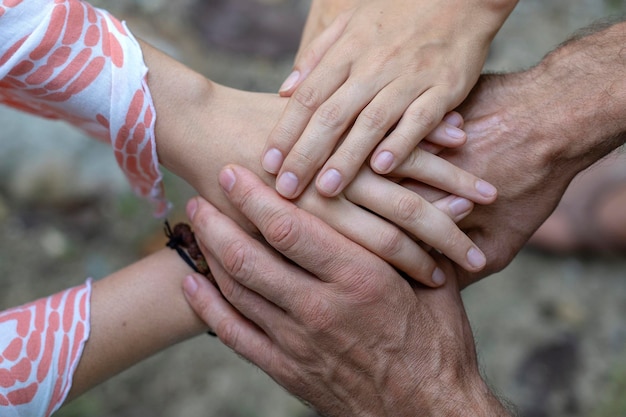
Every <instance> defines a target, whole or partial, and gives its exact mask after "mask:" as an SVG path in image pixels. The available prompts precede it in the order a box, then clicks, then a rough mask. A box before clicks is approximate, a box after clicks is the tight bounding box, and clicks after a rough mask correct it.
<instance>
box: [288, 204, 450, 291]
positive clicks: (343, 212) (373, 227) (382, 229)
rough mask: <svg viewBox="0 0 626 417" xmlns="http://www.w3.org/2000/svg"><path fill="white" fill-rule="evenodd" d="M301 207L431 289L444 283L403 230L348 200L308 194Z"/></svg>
mask: <svg viewBox="0 0 626 417" xmlns="http://www.w3.org/2000/svg"><path fill="white" fill-rule="evenodd" d="M300 204H301V205H302V206H303V207H306V210H307V211H309V212H310V213H312V214H315V215H316V216H318V217H320V218H323V219H324V221H325V222H326V223H327V224H328V225H329V226H331V227H332V228H333V229H335V230H337V231H338V232H339V233H341V234H342V235H344V236H346V237H347V238H349V239H350V240H352V241H353V242H356V243H358V244H359V245H361V246H362V247H364V248H366V249H368V250H369V251H371V252H373V253H375V254H376V255H378V256H379V257H381V258H383V259H384V260H385V261H387V262H388V263H389V264H391V265H393V266H394V267H395V268H396V269H399V270H401V271H403V272H405V273H406V274H407V275H408V276H410V277H411V278H413V279H415V280H416V281H418V282H421V283H423V284H424V285H428V286H438V285H441V283H442V282H443V279H444V278H443V277H442V274H441V271H439V270H438V269H437V265H436V264H435V262H434V261H433V259H432V257H431V256H430V255H429V254H428V251H427V250H424V249H423V248H422V247H421V246H420V244H419V243H418V242H416V241H415V240H414V239H412V238H411V237H410V236H409V235H408V234H407V233H406V232H405V231H404V230H402V229H401V228H400V227H398V226H396V225H394V224H392V223H390V222H388V221H386V220H385V219H382V218H381V217H380V216H377V215H375V214H373V213H371V212H370V211H368V210H364V209H363V208H362V207H360V206H358V205H356V204H353V203H352V202H350V201H347V200H345V199H320V198H319V197H318V198H315V195H314V194H313V195H311V194H309V193H305V194H304V195H303V196H302V197H301V198H300Z"/></svg>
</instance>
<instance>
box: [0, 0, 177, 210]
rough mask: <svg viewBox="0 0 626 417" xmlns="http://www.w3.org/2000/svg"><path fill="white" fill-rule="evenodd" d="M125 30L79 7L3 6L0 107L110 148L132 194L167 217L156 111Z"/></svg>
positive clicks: (7, 0)
mask: <svg viewBox="0 0 626 417" xmlns="http://www.w3.org/2000/svg"><path fill="white" fill-rule="evenodd" d="M147 71H148V69H147V67H146V66H145V64H144V61H143V54H142V51H141V47H140V46H139V44H138V42H137V40H136V39H135V38H134V37H133V35H132V33H131V32H130V31H129V30H128V28H127V27H126V25H125V24H124V23H122V22H120V21H118V20H117V19H115V17H113V16H111V15H110V14H109V13H108V12H106V11H104V10H101V9H97V8H94V7H92V6H91V5H89V4H88V3H85V2H83V1H80V0H0V103H4V104H6V105H9V106H11V107H14V108H16V109H20V110H23V111H26V112H29V113H33V114H35V115H38V116H42V117H47V118H53V119H62V120H65V121H67V122H70V123H72V124H73V125H75V126H77V127H79V128H81V129H83V130H84V131H85V132H87V133H88V134H89V135H91V136H93V137H95V138H97V139H100V140H102V141H105V142H110V143H111V145H112V147H113V151H114V153H115V158H116V160H117V162H118V164H119V165H120V167H121V168H122V170H123V171H124V173H125V175H126V177H127V178H128V180H129V182H130V184H131V186H132V188H133V190H134V191H135V192H136V193H137V194H139V195H141V196H143V197H146V198H148V199H150V200H151V201H152V202H153V203H154V204H155V214H156V215H157V216H164V215H165V214H166V212H167V210H168V207H169V205H168V203H167V201H166V200H165V197H164V193H163V183H162V175H161V172H160V171H159V164H158V159H157V154H156V145H155V138H154V124H155V118H156V114H155V109H154V105H153V102H152V97H151V96H150V91H149V89H148V86H147V82H146V74H147Z"/></svg>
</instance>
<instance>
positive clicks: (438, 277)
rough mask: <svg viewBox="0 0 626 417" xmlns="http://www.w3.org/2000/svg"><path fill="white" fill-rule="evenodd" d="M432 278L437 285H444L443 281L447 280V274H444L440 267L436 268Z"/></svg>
mask: <svg viewBox="0 0 626 417" xmlns="http://www.w3.org/2000/svg"><path fill="white" fill-rule="evenodd" d="M432 280H433V284H435V285H443V283H444V282H446V274H444V273H443V271H442V270H441V269H440V268H435V272H433V276H432Z"/></svg>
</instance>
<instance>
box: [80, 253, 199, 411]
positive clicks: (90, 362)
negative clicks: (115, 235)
mask: <svg viewBox="0 0 626 417" xmlns="http://www.w3.org/2000/svg"><path fill="white" fill-rule="evenodd" d="M191 272H192V271H191V269H190V268H189V266H187V264H186V263H185V262H184V261H183V260H182V259H181V258H180V257H179V256H178V254H177V253H176V252H175V251H173V250H171V249H163V250H161V251H159V252H156V253H155V254H153V255H151V256H148V257H146V258H144V259H143V260H141V261H139V262H136V263H134V264H132V265H130V266H128V267H126V268H124V269H122V270H120V271H118V272H116V273H114V274H112V275H110V276H108V277H106V278H104V279H102V280H99V281H96V282H95V283H94V284H93V290H92V298H91V333H90V336H89V339H88V341H87V343H86V345H85V350H84V353H83V356H82V358H81V360H80V362H79V365H78V368H77V369H76V373H75V374H74V382H73V386H72V390H71V391H70V394H69V396H68V401H69V400H71V399H73V398H75V397H77V396H79V395H81V394H82V393H84V392H86V391H87V390H89V389H90V388H92V387H94V386H95V385H98V384H99V383H101V382H103V381H105V380H107V379H109V378H111V377H112V376H114V375H116V374H118V373H119V372H121V371H123V370H124V369H126V368H129V367H130V366H132V365H134V364H136V363H138V362H140V361H142V360H143V359H146V358H148V357H149V356H151V355H153V354H155V353H157V352H159V351H161V350H163V349H165V348H167V347H169V346H172V345H174V344H176V343H178V342H181V341H183V340H185V339H188V338H190V337H192V336H194V335H197V334H200V333H202V332H203V331H205V330H206V325H205V324H204V323H203V322H201V321H200V319H199V318H198V317H197V316H196V314H195V313H194V312H193V310H191V308H190V307H189V305H188V303H187V301H186V300H185V298H184V296H183V293H182V289H181V288H182V281H183V279H184V278H185V276H187V275H189V274H190V273H191Z"/></svg>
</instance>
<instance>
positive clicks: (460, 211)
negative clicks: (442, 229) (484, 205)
mask: <svg viewBox="0 0 626 417" xmlns="http://www.w3.org/2000/svg"><path fill="white" fill-rule="evenodd" d="M432 205H433V206H435V208H437V209H438V210H439V211H441V212H443V213H445V214H446V215H447V216H448V217H450V219H451V220H452V221H453V222H455V223H458V222H460V221H461V220H463V219H464V218H466V217H467V216H468V215H469V214H470V213H471V212H472V210H473V209H474V203H473V202H472V201H470V200H468V199H467V198H463V197H459V196H456V195H449V196H447V197H444V198H442V199H439V200H437V201H433V202H432Z"/></svg>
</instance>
